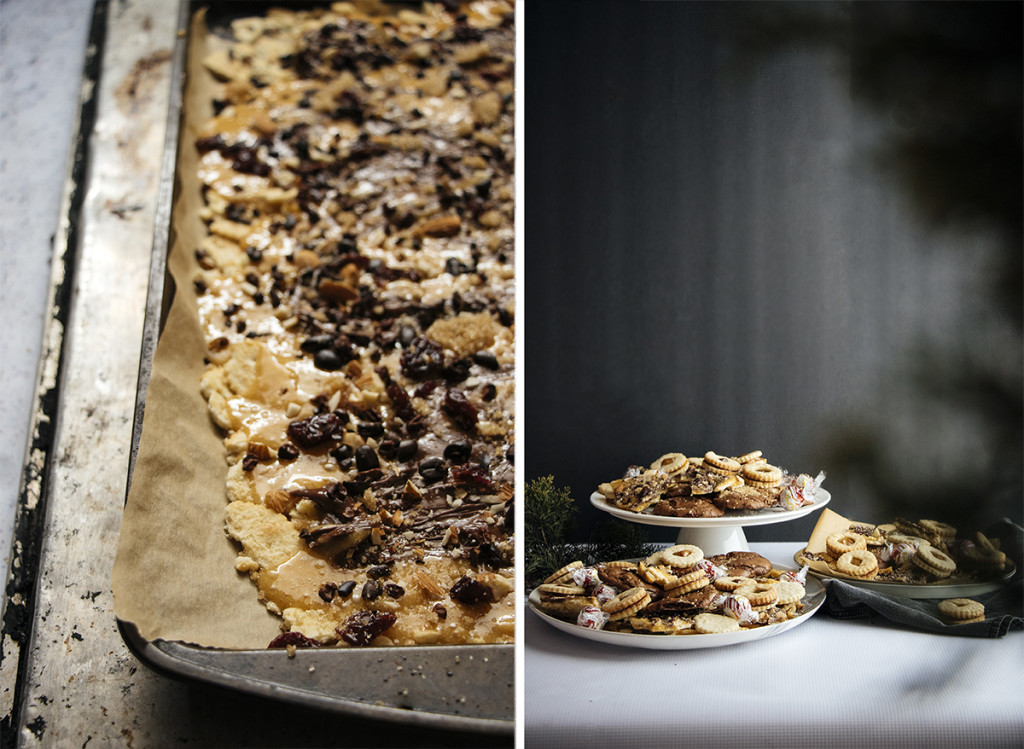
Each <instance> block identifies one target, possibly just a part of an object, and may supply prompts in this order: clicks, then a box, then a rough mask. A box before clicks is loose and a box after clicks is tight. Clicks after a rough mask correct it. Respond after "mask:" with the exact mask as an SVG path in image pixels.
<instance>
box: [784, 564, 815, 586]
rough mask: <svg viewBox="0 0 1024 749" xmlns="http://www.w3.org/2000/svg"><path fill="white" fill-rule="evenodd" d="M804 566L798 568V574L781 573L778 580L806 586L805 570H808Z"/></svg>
mask: <svg viewBox="0 0 1024 749" xmlns="http://www.w3.org/2000/svg"><path fill="white" fill-rule="evenodd" d="M809 569H810V567H808V566H807V565H806V564H805V565H804V566H803V567H801V568H800V571H799V572H783V573H782V574H781V575H779V579H780V580H788V581H789V582H793V583H800V584H801V585H807V570H809Z"/></svg>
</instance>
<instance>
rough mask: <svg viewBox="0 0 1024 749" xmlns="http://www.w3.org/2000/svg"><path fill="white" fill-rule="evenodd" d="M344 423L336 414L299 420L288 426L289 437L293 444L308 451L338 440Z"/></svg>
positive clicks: (319, 415) (317, 415) (318, 415)
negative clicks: (337, 435) (336, 434)
mask: <svg viewBox="0 0 1024 749" xmlns="http://www.w3.org/2000/svg"><path fill="white" fill-rule="evenodd" d="M343 426H344V422H343V421H342V420H341V418H340V417H339V416H338V415H337V414H335V413H326V414H314V415H312V416H310V417H309V418H308V419H299V420H298V421H293V422H292V423H290V424H289V425H288V436H289V437H290V438H291V440H292V442H294V443H296V444H297V445H299V447H303V448H306V449H307V450H308V449H309V448H312V447H316V446H318V445H322V444H324V443H327V442H332V441H333V440H335V439H337V437H335V433H340V432H341V428H342V427H343Z"/></svg>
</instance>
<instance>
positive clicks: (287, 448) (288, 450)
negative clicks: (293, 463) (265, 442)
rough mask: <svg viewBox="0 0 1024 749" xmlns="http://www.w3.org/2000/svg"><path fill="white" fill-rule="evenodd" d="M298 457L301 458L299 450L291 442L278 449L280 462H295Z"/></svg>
mask: <svg viewBox="0 0 1024 749" xmlns="http://www.w3.org/2000/svg"><path fill="white" fill-rule="evenodd" d="M297 457H299V448H297V447H296V446H295V445H293V444H292V443H291V442H285V443H284V444H283V445H281V446H280V447H279V448H277V459H278V460H285V461H287V460H295V459H296V458H297Z"/></svg>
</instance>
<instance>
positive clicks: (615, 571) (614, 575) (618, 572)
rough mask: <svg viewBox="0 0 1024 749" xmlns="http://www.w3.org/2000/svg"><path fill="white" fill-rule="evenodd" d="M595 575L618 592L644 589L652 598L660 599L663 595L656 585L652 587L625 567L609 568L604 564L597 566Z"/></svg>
mask: <svg viewBox="0 0 1024 749" xmlns="http://www.w3.org/2000/svg"><path fill="white" fill-rule="evenodd" d="M597 575H598V577H600V578H601V581H602V582H604V583H607V584H608V585H611V586H612V587H613V588H618V589H619V590H629V589H630V588H644V589H645V590H646V591H647V592H648V593H650V594H651V597H652V598H655V597H658V598H660V597H661V596H663V595H664V594H665V593H664V591H663V590H662V589H661V588H659V587H658V586H657V585H652V584H651V583H649V582H647V581H646V580H644V579H643V578H641V577H640V576H639V575H638V574H636V572H634V571H633V570H631V569H627V568H626V567H609V566H607V565H604V564H602V565H598V567H597Z"/></svg>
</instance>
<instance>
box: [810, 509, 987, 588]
mask: <svg viewBox="0 0 1024 749" xmlns="http://www.w3.org/2000/svg"><path fill="white" fill-rule="evenodd" d="M825 547H826V548H825V551H824V553H810V552H806V551H805V552H804V554H803V556H804V557H805V558H806V559H807V560H808V561H809V562H811V563H812V564H813V563H824V564H826V565H827V566H828V569H829V571H831V572H833V573H839V574H841V575H845V576H847V577H853V578H857V579H861V580H878V581H879V582H898V583H911V584H927V583H935V582H949V581H951V580H956V581H960V580H962V579H984V578H989V577H992V576H994V575H998V574H1000V573H1002V572H1003V570H1004V569H1005V568H1006V564H1007V560H1006V554H1005V553H1003V552H1002V551H1000V550H999V540H998V539H989V538H988V537H987V536H985V534H983V533H981V532H980V531H979V532H977V533H975V534H974V535H973V537H972V538H958V536H957V529H956V528H955V527H953V526H952V525H949V524H948V523H943V522H940V521H938V520H928V519H925V520H918V521H916V522H915V521H911V520H906V519H903V518H897V519H896V520H894V521H893V522H892V523H884V524H881V525H864V524H861V523H851V524H850V526H849V528H847V529H846V530H842V531H834V532H833V533H830V534H829V535H828V537H827V538H826V539H825Z"/></svg>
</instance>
